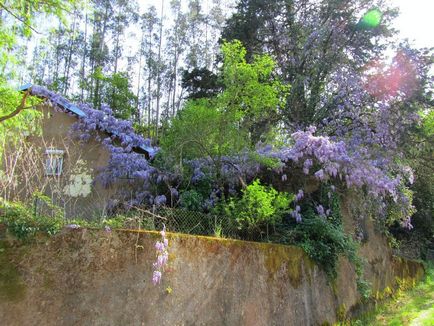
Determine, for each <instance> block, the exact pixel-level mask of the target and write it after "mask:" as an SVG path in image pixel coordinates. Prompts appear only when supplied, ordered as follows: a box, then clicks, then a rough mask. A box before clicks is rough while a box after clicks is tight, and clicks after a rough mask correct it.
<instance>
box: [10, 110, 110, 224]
mask: <svg viewBox="0 0 434 326" xmlns="http://www.w3.org/2000/svg"><path fill="white" fill-rule="evenodd" d="M38 109H39V110H41V112H42V113H43V117H42V122H41V123H42V128H41V129H42V132H41V135H39V136H29V137H27V141H26V144H25V145H23V146H24V147H23V148H24V151H23V155H22V158H23V159H22V160H21V161H20V162H19V167H18V168H17V169H16V172H15V173H16V174H17V176H18V184H17V185H18V186H17V187H14V189H15V190H14V193H12V194H10V197H12V198H14V197H18V198H20V199H21V200H26V199H29V198H32V193H33V192H35V191H40V192H42V193H44V194H46V195H48V196H49V197H51V198H52V200H53V202H54V203H55V204H56V205H58V206H59V207H61V208H63V209H64V211H65V215H66V216H67V217H82V218H89V219H91V218H95V217H98V216H101V215H102V214H103V213H104V211H105V209H106V206H107V202H108V200H109V198H110V197H111V196H112V195H113V194H114V192H115V191H116V188H114V187H111V188H107V187H103V186H102V185H101V183H100V182H96V181H97V175H98V173H99V171H100V170H101V169H102V168H104V167H105V166H106V165H107V162H108V160H109V157H110V153H109V151H108V150H107V149H106V148H105V147H104V145H102V144H101V143H100V142H99V141H97V140H96V139H91V140H90V141H89V142H86V143H83V144H82V143H80V142H78V141H77V140H76V139H74V138H73V137H71V134H70V128H71V126H72V125H73V124H74V123H76V122H77V119H78V118H77V117H76V116H73V115H69V114H67V113H65V112H61V111H56V110H55V109H54V108H53V107H51V106H50V105H48V104H44V105H41V106H40V107H39V108H38ZM50 147H52V148H55V149H59V150H63V151H64V155H63V169H62V174H61V175H60V176H47V175H45V170H44V165H45V163H46V154H45V151H46V149H47V148H50ZM6 155H7V154H6ZM36 204H37V203H36Z"/></svg>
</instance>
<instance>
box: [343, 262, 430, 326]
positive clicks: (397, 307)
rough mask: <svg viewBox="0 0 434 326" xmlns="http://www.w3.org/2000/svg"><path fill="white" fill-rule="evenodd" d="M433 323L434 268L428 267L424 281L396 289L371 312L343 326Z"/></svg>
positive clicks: (425, 324)
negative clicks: (408, 287)
mask: <svg viewBox="0 0 434 326" xmlns="http://www.w3.org/2000/svg"><path fill="white" fill-rule="evenodd" d="M433 323H434V267H433V266H432V265H428V266H427V268H426V275H425V279H424V280H423V281H422V282H420V283H419V284H418V285H417V286H416V287H414V288H412V289H410V290H409V289H405V288H403V289H398V290H397V291H396V292H395V293H393V295H392V297H391V298H390V299H387V300H386V301H385V302H381V303H379V305H378V306H376V307H375V309H374V310H373V311H372V312H369V313H366V314H365V315H363V316H361V317H360V318H359V319H356V320H353V321H350V322H347V323H346V324H345V325H353V326H359V325H360V326H362V325H390V326H399V325H421V326H422V325H423V326H430V325H433Z"/></svg>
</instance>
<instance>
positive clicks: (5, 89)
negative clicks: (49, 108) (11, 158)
mask: <svg viewBox="0 0 434 326" xmlns="http://www.w3.org/2000/svg"><path fill="white" fill-rule="evenodd" d="M22 98H23V94H22V93H20V92H18V91H16V90H14V89H12V88H11V87H9V86H8V85H7V84H6V82H5V81H4V80H3V79H1V78H0V117H4V116H7V115H9V114H11V113H12V112H14V111H15V110H16V109H17V107H19V106H20V105H21V101H22ZM39 102H40V100H39V99H37V98H35V97H33V96H29V97H27V100H26V103H25V106H24V108H25V109H24V110H22V111H21V112H19V114H17V115H16V116H14V117H12V118H9V119H6V120H3V121H2V122H0V160H1V157H2V153H3V150H4V148H5V146H6V145H8V146H10V147H11V146H13V145H14V143H15V141H16V140H18V139H21V138H23V137H25V136H27V135H29V134H34V133H37V132H38V131H39V118H40V116H41V114H40V112H38V111H36V110H34V109H32V107H33V106H34V105H36V104H38V103H39Z"/></svg>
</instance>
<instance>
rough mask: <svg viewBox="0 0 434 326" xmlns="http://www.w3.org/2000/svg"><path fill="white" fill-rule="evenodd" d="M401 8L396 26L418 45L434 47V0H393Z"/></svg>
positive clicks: (404, 36) (402, 35) (402, 33)
mask: <svg viewBox="0 0 434 326" xmlns="http://www.w3.org/2000/svg"><path fill="white" fill-rule="evenodd" d="M391 2H392V3H393V4H395V5H396V6H397V7H399V9H400V15H399V17H398V18H397V19H396V22H395V28H396V29H398V30H399V31H400V36H401V38H408V39H409V40H410V41H412V44H414V45H416V46H417V47H434V0H391Z"/></svg>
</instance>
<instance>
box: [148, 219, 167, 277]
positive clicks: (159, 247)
mask: <svg viewBox="0 0 434 326" xmlns="http://www.w3.org/2000/svg"><path fill="white" fill-rule="evenodd" d="M160 235H161V241H157V242H156V243H155V251H156V255H157V260H156V262H155V263H153V264H152V266H153V267H154V272H153V274H152V283H153V284H154V285H157V284H160V282H161V278H162V275H163V271H164V269H165V268H166V266H167V264H168V262H169V251H168V248H169V240H168V239H167V238H166V226H164V225H163V230H161V232H160Z"/></svg>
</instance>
